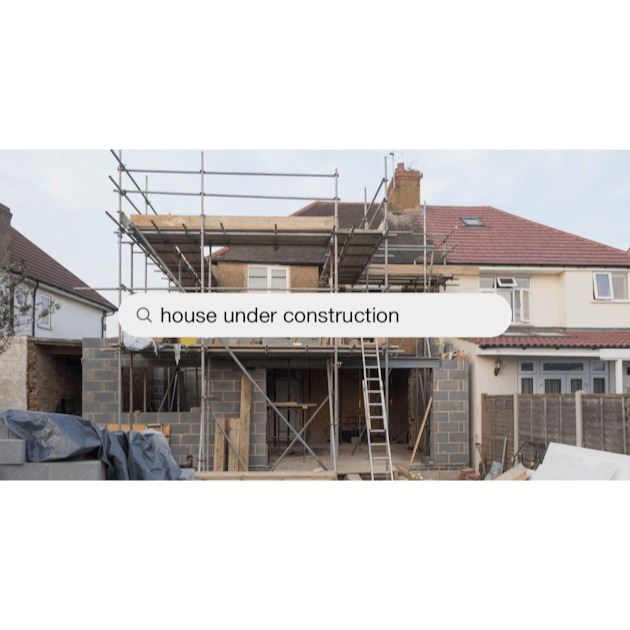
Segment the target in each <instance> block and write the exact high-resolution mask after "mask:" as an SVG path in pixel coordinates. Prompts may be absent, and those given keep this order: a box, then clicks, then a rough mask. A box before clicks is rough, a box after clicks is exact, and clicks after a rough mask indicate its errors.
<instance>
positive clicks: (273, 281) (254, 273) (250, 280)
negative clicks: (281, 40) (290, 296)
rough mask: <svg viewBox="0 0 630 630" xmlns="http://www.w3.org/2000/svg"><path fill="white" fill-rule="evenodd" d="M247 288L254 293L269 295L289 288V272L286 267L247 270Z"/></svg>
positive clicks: (251, 267)
mask: <svg viewBox="0 0 630 630" xmlns="http://www.w3.org/2000/svg"><path fill="white" fill-rule="evenodd" d="M247 275H248V277H247V286H248V288H250V289H254V290H256V291H260V292H262V291H264V290H266V291H267V293H271V292H272V291H286V290H287V289H288V288H289V270H288V269H287V268H286V267H254V266H250V267H249V269H248V274H247Z"/></svg>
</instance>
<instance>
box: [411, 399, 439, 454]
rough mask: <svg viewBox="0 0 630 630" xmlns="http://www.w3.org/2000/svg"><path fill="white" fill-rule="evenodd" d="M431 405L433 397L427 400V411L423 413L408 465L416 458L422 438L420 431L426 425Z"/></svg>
mask: <svg viewBox="0 0 630 630" xmlns="http://www.w3.org/2000/svg"><path fill="white" fill-rule="evenodd" d="M432 403H433V396H431V398H429V404H428V405H427V410H426V411H425V412H424V418H423V420H422V426H421V427H420V431H418V437H417V438H416V445H415V446H414V447H413V453H412V454H411V459H410V460H409V463H413V460H414V457H415V456H416V451H417V450H418V445H419V444H420V438H421V437H422V431H423V430H424V425H425V424H426V422H427V418H428V417H429V411H431V404H432Z"/></svg>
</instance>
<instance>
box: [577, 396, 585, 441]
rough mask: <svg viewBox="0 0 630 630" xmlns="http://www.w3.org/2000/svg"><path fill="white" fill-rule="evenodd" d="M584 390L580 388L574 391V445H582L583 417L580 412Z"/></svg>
mask: <svg viewBox="0 0 630 630" xmlns="http://www.w3.org/2000/svg"><path fill="white" fill-rule="evenodd" d="M583 396H584V392H583V391H582V390H581V389H580V390H578V391H577V392H575V445H576V446H580V447H582V446H583V445H584V419H583V414H582V411H583V410H582V398H583Z"/></svg>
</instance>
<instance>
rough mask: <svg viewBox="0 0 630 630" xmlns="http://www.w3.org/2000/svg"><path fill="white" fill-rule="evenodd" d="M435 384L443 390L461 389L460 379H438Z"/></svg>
mask: <svg viewBox="0 0 630 630" xmlns="http://www.w3.org/2000/svg"><path fill="white" fill-rule="evenodd" d="M434 380H435V379H434ZM435 385H436V388H437V389H439V390H441V391H444V390H453V389H459V381H437V383H436V384H435Z"/></svg>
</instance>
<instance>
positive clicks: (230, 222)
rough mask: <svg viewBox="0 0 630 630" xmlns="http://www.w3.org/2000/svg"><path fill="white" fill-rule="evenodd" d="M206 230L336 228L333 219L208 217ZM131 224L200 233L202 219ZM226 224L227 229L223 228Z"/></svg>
mask: <svg viewBox="0 0 630 630" xmlns="http://www.w3.org/2000/svg"><path fill="white" fill-rule="evenodd" d="M204 218H205V221H204V225H205V228H206V230H210V231H217V232H223V228H225V231H226V232H274V231H276V230H277V232H296V231H298V232H324V233H326V234H329V233H330V231H331V230H332V229H333V228H334V226H335V220H334V218H333V217H255V216H251V217H243V216H240V217H238V216H237V217H231V216H206V217H204ZM130 219H131V223H132V224H134V225H136V226H137V227H138V228H140V229H141V230H142V231H145V230H148V231H155V227H154V225H153V224H154V223H155V225H157V227H158V228H159V229H160V230H165V231H166V230H167V231H182V232H185V229H184V225H185V226H186V229H188V230H189V231H191V232H193V231H195V232H199V231H200V228H201V217H200V216H199V215H198V214H197V215H176V214H174V215H170V214H169V215H157V216H155V215H151V214H134V215H132V216H131V217H130ZM221 224H223V227H221Z"/></svg>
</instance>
